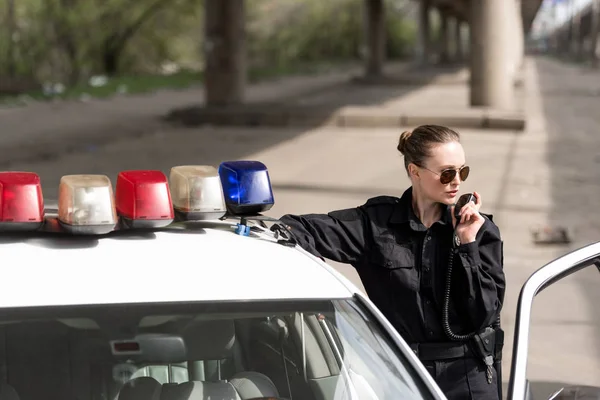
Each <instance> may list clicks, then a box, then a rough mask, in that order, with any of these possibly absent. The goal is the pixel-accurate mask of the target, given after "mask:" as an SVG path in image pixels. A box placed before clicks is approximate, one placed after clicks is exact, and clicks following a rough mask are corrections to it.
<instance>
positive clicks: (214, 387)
mask: <svg viewBox="0 0 600 400" xmlns="http://www.w3.org/2000/svg"><path fill="white" fill-rule="evenodd" d="M0 321H1V324H0V337H1V340H2V341H3V343H0V354H1V363H2V365H0V367H1V371H2V375H1V376H0V379H2V380H1V381H0V382H2V383H0V385H2V388H1V390H0V392H3V391H5V390H6V391H15V392H16V394H17V395H18V397H19V398H20V399H21V400H29V399H31V400H34V399H36V400H37V399H44V400H46V399H78V400H84V399H90V400H91V399H111V400H112V399H129V398H131V399H146V398H147V399H159V398H160V399H167V400H168V399H203V398H210V399H211V400H219V399H242V400H245V399H257V398H261V397H269V398H286V399H309V400H312V399H314V400H321V399H324V400H327V399H331V400H333V399H336V400H337V399H390V398H394V399H429V398H431V396H430V395H428V394H427V393H428V392H427V389H426V388H425V387H424V384H423V383H422V381H421V379H420V378H419V376H418V374H417V373H416V372H415V371H414V370H413V369H412V367H411V366H410V364H409V363H408V361H407V360H406V359H405V358H404V357H403V356H402V354H401V353H400V352H399V350H398V349H397V348H396V347H395V345H394V344H393V342H392V341H391V340H390V338H389V337H388V336H387V335H386V334H385V333H384V332H383V331H382V330H381V328H380V327H379V325H378V324H377V323H376V321H375V320H374V319H373V318H372V316H371V315H370V314H369V313H368V311H367V310H366V309H365V308H363V307H362V306H361V305H360V304H359V303H358V301H356V300H354V299H348V300H334V301H302V302H299V301H291V302H287V301H286V302H283V301H278V302H230V303H222V302H221V303H201V304H193V305H190V304H187V305H179V304H153V305H135V306H132V305H127V306H102V307H100V306H94V307H77V308H73V307H69V308H64V307H63V308H54V309H48V308H46V309H43V310H42V309H27V310H23V309H21V310H2V311H0ZM284 360H285V361H284ZM382 377H385V379H382Z"/></svg>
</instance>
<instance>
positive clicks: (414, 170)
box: [408, 163, 419, 178]
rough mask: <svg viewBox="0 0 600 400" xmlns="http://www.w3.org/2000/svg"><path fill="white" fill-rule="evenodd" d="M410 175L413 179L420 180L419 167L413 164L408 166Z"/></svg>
mask: <svg viewBox="0 0 600 400" xmlns="http://www.w3.org/2000/svg"><path fill="white" fill-rule="evenodd" d="M408 175H409V176H410V177H411V178H418V177H419V167H417V166H416V165H415V164H413V163H410V164H408Z"/></svg>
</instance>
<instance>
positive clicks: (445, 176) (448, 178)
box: [440, 169, 456, 185]
mask: <svg viewBox="0 0 600 400" xmlns="http://www.w3.org/2000/svg"><path fill="white" fill-rule="evenodd" d="M455 176H456V171H455V170H453V169H449V170H447V171H443V172H442V173H441V174H440V182H441V183H442V184H443V185H447V184H448V183H450V182H452V181H453V180H454V177H455Z"/></svg>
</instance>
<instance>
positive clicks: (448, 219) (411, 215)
mask: <svg viewBox="0 0 600 400" xmlns="http://www.w3.org/2000/svg"><path fill="white" fill-rule="evenodd" d="M390 222H391V223H393V224H406V223H408V224H409V225H410V227H411V229H412V230H415V231H426V230H427V228H425V225H423V223H422V222H421V221H419V218H418V217H417V216H416V215H415V212H414V210H413V207H412V186H411V187H409V188H408V189H406V190H405V191H404V193H403V194H402V197H400V201H399V202H398V203H397V205H396V208H395V209H394V212H393V214H392V217H391V219H390ZM436 224H440V225H448V224H449V225H452V216H451V215H450V206H448V205H444V206H443V209H442V217H441V218H440V220H439V221H437V222H436Z"/></svg>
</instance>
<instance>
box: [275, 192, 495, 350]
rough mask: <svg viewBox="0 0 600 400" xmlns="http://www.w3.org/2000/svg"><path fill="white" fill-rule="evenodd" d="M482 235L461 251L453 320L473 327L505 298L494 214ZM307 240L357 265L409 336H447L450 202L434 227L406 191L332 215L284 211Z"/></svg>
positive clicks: (310, 247) (461, 327)
mask: <svg viewBox="0 0 600 400" xmlns="http://www.w3.org/2000/svg"><path fill="white" fill-rule="evenodd" d="M482 215H483V216H484V218H485V223H484V224H483V226H482V227H481V229H479V232H478V233H477V238H476V241H475V242H473V243H467V244H461V245H460V246H459V247H458V254H457V255H456V256H455V258H454V262H453V269H452V284H451V296H450V299H451V300H450V312H449V315H450V327H451V328H452V331H453V332H454V333H456V334H467V333H469V332H472V331H475V330H479V329H481V328H483V327H485V326H489V325H491V324H492V323H493V322H494V320H495V319H496V318H497V315H498V313H499V312H500V309H501V307H502V303H503V301H504V292H505V276H504V271H503V243H502V240H501V238H500V231H499V229H498V227H497V226H496V225H495V224H494V223H493V222H492V216H491V215H485V214H482ZM280 220H281V221H282V222H284V223H285V224H286V225H288V226H289V227H290V228H291V231H292V232H293V233H294V235H295V237H296V239H297V240H298V242H299V244H300V246H302V247H303V248H304V249H306V250H307V251H309V252H310V253H312V254H314V255H316V256H320V257H323V258H327V259H330V260H333V261H337V262H342V263H348V264H351V265H352V266H354V268H356V270H357V272H358V274H359V276H360V278H361V281H362V283H363V286H364V287H365V290H366V291H367V295H368V296H369V298H370V299H371V301H373V303H374V304H375V305H376V306H377V307H378V308H379V309H380V310H381V312H382V313H383V314H384V315H385V316H386V317H387V318H388V320H389V321H390V322H391V323H392V325H394V327H395V328H396V329H397V330H398V332H399V333H400V335H402V336H403V338H404V339H405V340H406V341H407V342H409V343H425V342H447V341H449V339H448V338H447V337H446V335H445V333H444V331H443V329H442V322H441V321H442V304H443V298H444V291H445V285H446V284H445V282H446V270H447V266H448V261H449V256H450V250H451V248H452V240H453V228H452V218H451V215H450V207H446V208H445V210H444V212H443V213H442V218H441V219H440V220H439V221H438V222H436V223H434V224H433V225H432V226H431V227H430V228H429V229H427V228H426V227H425V226H424V225H423V224H422V223H421V222H420V221H419V219H418V218H417V216H416V215H415V213H414V212H413V208H412V188H409V189H408V190H406V191H405V192H404V194H403V195H402V197H401V198H397V197H390V196H379V197H374V198H371V199H369V200H368V201H367V202H366V203H365V204H364V205H362V206H360V207H356V208H350V209H345V210H338V211H333V212H330V213H328V214H308V215H300V216H296V215H285V216H283V217H282V218H280Z"/></svg>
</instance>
